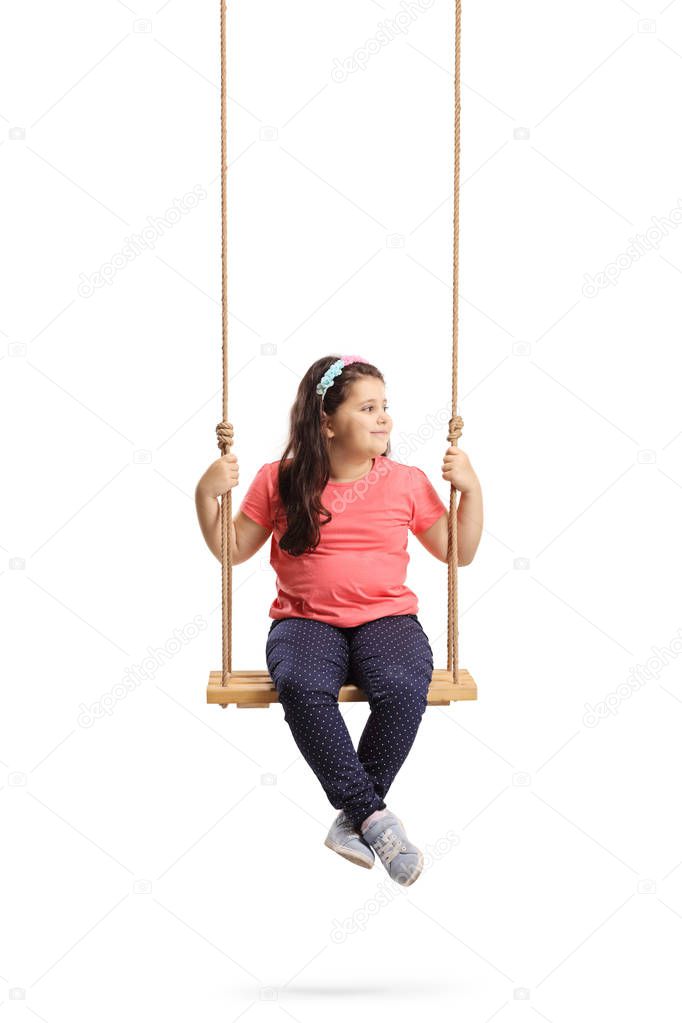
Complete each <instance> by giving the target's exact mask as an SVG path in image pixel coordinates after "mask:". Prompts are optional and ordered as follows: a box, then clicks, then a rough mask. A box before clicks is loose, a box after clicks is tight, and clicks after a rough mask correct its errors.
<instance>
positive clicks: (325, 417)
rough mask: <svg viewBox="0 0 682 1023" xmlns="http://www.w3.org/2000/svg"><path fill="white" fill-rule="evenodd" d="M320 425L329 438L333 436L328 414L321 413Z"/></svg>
mask: <svg viewBox="0 0 682 1023" xmlns="http://www.w3.org/2000/svg"><path fill="white" fill-rule="evenodd" d="M321 425H322V431H323V433H324V435H325V436H326V437H329V438H330V439H331V438H332V437H333V436H334V431H333V430H332V428H331V426H330V425H329V416H328V415H327V413H326V412H323V413H322V424H321Z"/></svg>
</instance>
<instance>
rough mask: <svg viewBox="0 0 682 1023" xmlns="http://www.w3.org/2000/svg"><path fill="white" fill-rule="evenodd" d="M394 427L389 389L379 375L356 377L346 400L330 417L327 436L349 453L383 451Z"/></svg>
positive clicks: (373, 453)
mask: <svg viewBox="0 0 682 1023" xmlns="http://www.w3.org/2000/svg"><path fill="white" fill-rule="evenodd" d="M392 428H393V420H392V419H391V417H390V415H389V414H388V401H387V400H386V388H385V387H384V384H383V383H382V382H381V380H378V379H377V378H376V377H363V378H362V379H360V380H355V381H354V382H353V384H352V385H351V388H350V392H349V394H348V397H347V398H346V400H345V401H344V402H343V403H342V404H341V405H339V407H338V408H337V410H336V412H335V413H334V415H333V416H328V417H327V436H328V437H329V438H330V439H331V438H332V437H333V440H334V444H335V445H336V446H338V447H339V448H342V449H343V450H344V451H346V452H347V453H348V454H357V455H367V456H374V455H381V454H383V452H384V451H385V450H386V446H387V444H388V441H389V437H390V434H391V430H392Z"/></svg>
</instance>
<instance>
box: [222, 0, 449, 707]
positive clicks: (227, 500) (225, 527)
mask: <svg viewBox="0 0 682 1023" xmlns="http://www.w3.org/2000/svg"><path fill="white" fill-rule="evenodd" d="M226 7H227V0H220V71H221V74H220V181H221V190H220V195H221V213H222V216H221V221H222V245H221V255H222V341H223V418H222V421H221V422H220V423H218V425H217V426H216V433H217V436H218V447H219V448H220V452H221V454H222V455H225V454H227V453H228V451H229V449H230V448H231V447H232V445H233V443H234V429H233V426H232V424H231V423H230V422H229V421H228V359H229V346H228V338H227V330H228V308H227V56H226V36H227V31H226V28H227V26H226V21H227V10H226ZM461 23H462V2H461V0H455V133H454V214H453V268H452V410H453V415H452V418H451V419H450V421H449V423H448V443H449V444H451V445H456V444H457V441H458V439H459V438H460V437H461V435H462V431H463V428H464V421H463V419H462V417H461V416H458V415H455V414H454V410H455V409H456V408H457V375H458V347H459V191H460V148H461V143H460V138H461V36H462V33H461ZM220 555H221V558H220V560H221V567H222V642H223V666H222V685H223V686H227V685H228V682H229V679H230V675H231V673H232V491H231V490H228V491H227V493H225V494H223V495H222V498H221V501H220ZM457 561H458V555H457V503H456V497H455V488H454V487H453V486H451V487H450V508H449V512H448V637H447V650H448V662H447V670H448V671H449V672H452V673H453V677H454V681H455V683H456V682H457V681H458V672H459V642H458V631H457V621H458V602H457ZM222 706H225V704H222Z"/></svg>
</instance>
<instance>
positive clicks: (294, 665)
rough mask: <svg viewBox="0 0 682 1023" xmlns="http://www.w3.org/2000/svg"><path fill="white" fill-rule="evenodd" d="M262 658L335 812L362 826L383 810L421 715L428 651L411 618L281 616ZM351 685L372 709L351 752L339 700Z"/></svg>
mask: <svg viewBox="0 0 682 1023" xmlns="http://www.w3.org/2000/svg"><path fill="white" fill-rule="evenodd" d="M265 656H266V661H267V666H268V671H269V673H270V677H271V678H272V681H273V683H274V685H275V688H276V690H277V693H278V696H279V702H280V704H281V705H282V707H283V709H284V719H285V721H286V722H287V724H288V725H289V728H290V729H291V733H292V735H293V737H294V741H295V743H296V745H297V746H298V748H299V750H300V751H301V753H302V754H303V756H304V757H305V759H306V761H307V763H308V764H309V766H310V767H311V768H312V770H313V772H314V773H315V775H316V777H317V779H318V781H319V782H320V784H321V785H322V788H323V789H324V791H325V794H326V796H327V798H328V799H329V802H330V803H331V804H332V806H333V807H335V808H336V809H337V810H341V809H343V810H345V812H346V814H347V816H348V817H349V818H350V819H351V820H352V821H353V823H354V824H355V825H356V826H359V824H360V822H361V821H363V820H364V819H365V817H368V816H369V815H370V813H373V811H374V810H383V809H384V807H385V806H386V803H385V802H384V796H385V795H386V793H387V792H388V790H389V788H390V786H391V783H392V782H393V779H394V778H395V776H396V774H397V773H398V771H399V770H400V768H401V766H402V765H403V763H404V761H405V758H406V757H407V754H408V753H409V751H410V749H411V748H412V744H413V743H414V740H415V737H416V734H417V729H418V728H419V725H420V723H421V719H422V715H423V714H424V711H425V710H426V706H427V696H428V689H429V684H430V682H431V676H432V673H433V652H432V650H431V645H430V643H429V640H428V637H427V635H426V633H425V632H424V630H423V628H422V625H421V623H420V621H419V619H418V617H417V615H416V614H407V615H386V616H385V617H382V618H376V619H374V620H373V621H369V622H364V623H363V624H362V625H356V626H353V627H350V628H342V627H340V626H336V625H330V624H329V623H328V622H322V621H318V620H316V619H313V618H278V619H276V620H275V621H274V622H273V623H272V625H271V626H270V631H269V633H268V639H267V643H266V652H265ZM349 680H352V681H353V682H355V683H357V685H359V686H361V687H362V688H363V689H364V690H365V692H366V693H367V699H368V702H369V706H370V715H369V717H368V719H367V723H366V725H365V728H364V730H363V732H362V735H361V737H360V741H359V743H358V748H357V752H356V750H355V748H354V746H353V742H352V740H351V737H350V734H349V732H348V728H347V727H346V723H345V721H344V719H343V716H342V714H341V710H340V707H339V702H338V698H339V689H340V688H341V686H342V685H344V684H345V683H346V682H347V681H349Z"/></svg>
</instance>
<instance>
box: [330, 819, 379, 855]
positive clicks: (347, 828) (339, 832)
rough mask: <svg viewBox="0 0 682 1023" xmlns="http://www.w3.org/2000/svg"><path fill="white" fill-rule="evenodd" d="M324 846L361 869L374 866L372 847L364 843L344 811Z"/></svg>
mask: <svg viewBox="0 0 682 1023" xmlns="http://www.w3.org/2000/svg"><path fill="white" fill-rule="evenodd" d="M324 844H325V845H326V846H327V848H328V849H333V850H334V852H337V853H338V854H339V856H343V857H344V859H347V860H350V861H351V863H356V864H357V865H358V866H359V867H373V866H374V853H373V852H372V849H371V847H370V846H369V845H367V843H366V842H365V841H363V838H362V835H361V834H360V831H359V830H358V828H356V827H355V826H354V825H353V822H352V821H351V820H349V818H348V817H346V815H345V813H344V812H343V810H341V811H339V813H338V815H337V817H336V819H335V820H334V823H333V824H332V826H331V828H330V829H329V834H328V835H327V837H326V838H325V840H324Z"/></svg>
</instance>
